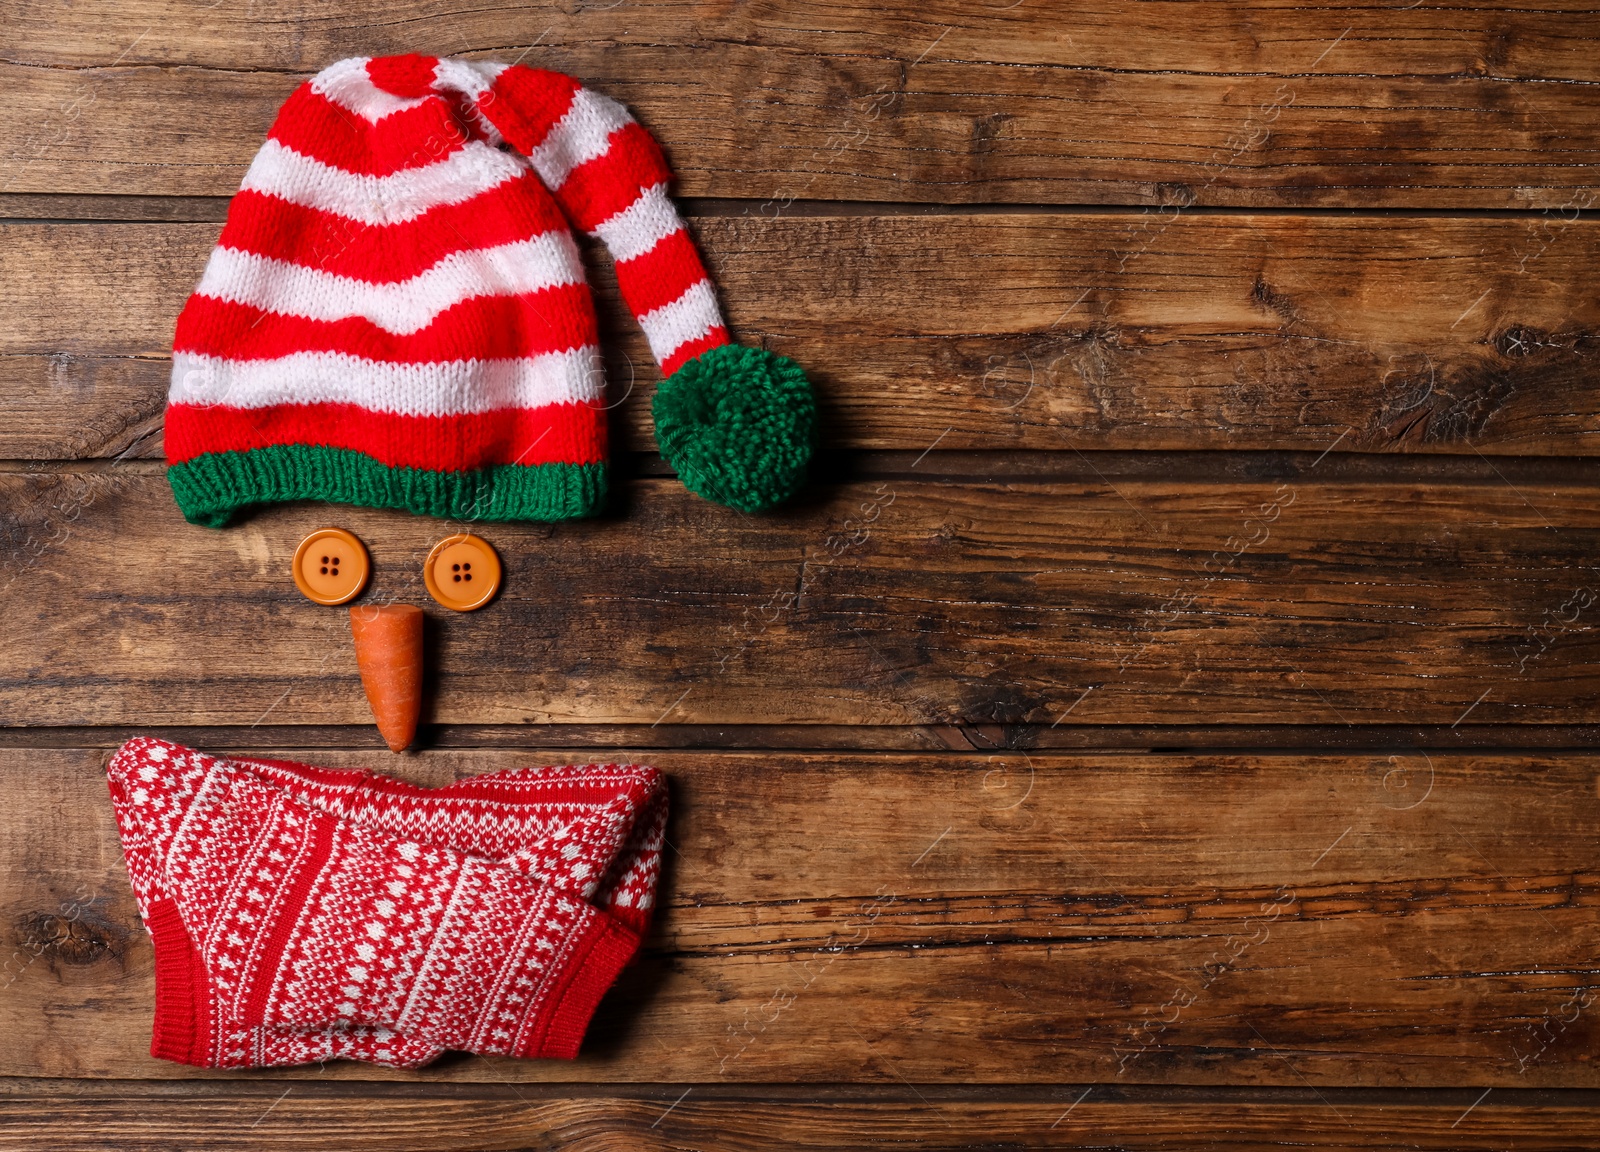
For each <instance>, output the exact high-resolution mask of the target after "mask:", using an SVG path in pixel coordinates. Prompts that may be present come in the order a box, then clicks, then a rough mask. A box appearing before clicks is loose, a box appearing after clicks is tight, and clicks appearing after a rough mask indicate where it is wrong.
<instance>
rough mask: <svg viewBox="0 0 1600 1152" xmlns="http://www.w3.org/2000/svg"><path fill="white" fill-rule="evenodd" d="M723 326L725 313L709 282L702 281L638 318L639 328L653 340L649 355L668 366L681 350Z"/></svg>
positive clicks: (646, 337) (646, 336) (658, 362)
mask: <svg viewBox="0 0 1600 1152" xmlns="http://www.w3.org/2000/svg"><path fill="white" fill-rule="evenodd" d="M721 323H722V312H721V310H720V309H719V308H718V307H717V294H716V292H714V291H713V290H712V288H711V281H710V280H701V281H700V282H699V283H698V284H695V285H692V286H691V287H690V288H689V290H688V291H687V292H685V293H684V294H683V295H682V296H679V297H678V298H677V299H676V300H674V301H673V302H672V303H671V304H663V305H662V306H661V307H659V308H657V309H656V310H655V311H654V312H647V313H645V314H644V315H643V316H641V317H639V327H641V328H643V329H644V334H645V339H647V340H649V341H650V354H651V355H653V356H654V357H655V358H656V363H657V364H664V363H666V361H667V359H668V358H669V357H670V356H671V355H672V353H673V352H675V351H676V350H677V349H678V348H680V347H682V346H683V345H684V344H687V343H688V342H689V341H690V340H698V339H700V337H702V336H704V335H705V334H706V333H707V332H710V331H711V329H713V328H715V327H717V326H718V325H720V324H721Z"/></svg>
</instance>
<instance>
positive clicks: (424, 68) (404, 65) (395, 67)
mask: <svg viewBox="0 0 1600 1152" xmlns="http://www.w3.org/2000/svg"><path fill="white" fill-rule="evenodd" d="M438 67H439V58H438V57H437V56H419V55H417V54H416V53H415V52H412V53H409V54H407V55H405V56H379V57H376V58H375V59H372V60H368V61H367V78H368V79H369V80H371V81H372V83H373V85H374V86H376V87H378V88H381V89H383V91H385V92H387V93H389V94H390V95H391V96H399V97H402V98H404V99H407V100H414V99H416V98H417V97H418V96H426V95H428V94H429V93H431V92H432V91H433V78H434V70H435V69H436V68H438Z"/></svg>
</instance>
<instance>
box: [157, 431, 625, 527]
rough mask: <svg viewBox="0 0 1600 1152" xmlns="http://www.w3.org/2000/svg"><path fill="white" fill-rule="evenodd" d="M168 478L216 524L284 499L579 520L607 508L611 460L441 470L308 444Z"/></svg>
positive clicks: (483, 516) (196, 463)
mask: <svg viewBox="0 0 1600 1152" xmlns="http://www.w3.org/2000/svg"><path fill="white" fill-rule="evenodd" d="M167 480H168V481H169V482H170V483H171V484H172V494H173V496H174V497H175V498H176V499H177V501H178V507H179V508H180V509H181V510H182V512H183V515H184V518H185V519H186V520H189V521H190V522H191V523H194V524H204V525H206V526H207V527H211V528H220V527H221V526H222V525H224V524H226V523H227V522H228V518H229V517H230V516H232V515H233V514H234V513H235V512H236V511H238V510H239V509H240V508H244V507H248V506H249V505H251V504H270V503H275V502H278V501H283V500H327V501H330V502H332V503H335V504H355V505H359V506H360V507H363V508H401V509H404V510H405V511H407V512H415V513H416V514H417V515H419V516H437V517H439V518H441V519H448V520H570V519H572V518H573V517H577V516H589V515H592V514H593V513H595V512H597V511H599V510H600V506H601V505H602V504H603V503H604V502H605V495H606V466H605V465H604V464H603V463H602V464H501V465H497V466H496V467H493V468H483V469H479V470H478V471H474V472H433V471H429V470H427V469H423V468H391V467H389V466H388V465H386V464H383V463H380V462H379V461H377V460H374V459H373V458H372V457H371V456H367V455H365V454H363V453H361V452H354V451H351V450H350V449H348V448H325V447H320V446H315V445H308V444H274V445H272V446H270V447H267V448H256V449H253V450H252V451H249V452H208V453H206V454H205V455H202V456H196V457H195V458H194V459H192V460H186V461H184V462H183V463H182V464H174V465H172V466H171V467H170V468H168V469H167Z"/></svg>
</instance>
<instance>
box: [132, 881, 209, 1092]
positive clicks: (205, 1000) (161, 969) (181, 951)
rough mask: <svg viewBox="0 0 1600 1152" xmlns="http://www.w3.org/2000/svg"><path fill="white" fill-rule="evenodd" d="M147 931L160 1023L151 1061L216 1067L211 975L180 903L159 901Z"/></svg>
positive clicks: (152, 1043) (152, 1036)
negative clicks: (208, 983) (152, 947)
mask: <svg viewBox="0 0 1600 1152" xmlns="http://www.w3.org/2000/svg"><path fill="white" fill-rule="evenodd" d="M145 927H146V928H148V929H149V931H150V939H151V940H152V941H153V943H154V944H155V953H156V1018H155V1025H154V1027H153V1028H152V1029H151V1033H150V1055H152V1056H154V1057H156V1058H157V1059H158V1060H171V1061H173V1062H174V1063H178V1064H192V1065H194V1066H196V1067H199V1068H208V1067H211V1060H210V1059H209V1057H210V1053H209V1052H207V1051H206V1048H207V1047H208V1044H207V1042H206V1041H207V1038H208V1037H209V1035H210V1031H211V1011H210V1008H211V1004H210V998H209V996H208V994H207V989H206V974H205V969H204V968H203V967H202V966H201V964H200V960H199V957H198V956H196V955H195V950H194V943H193V941H192V940H190V938H189V929H188V927H187V926H186V925H185V924H184V922H183V917H182V915H180V914H179V912H178V903H177V901H175V900H173V899H172V898H170V897H163V898H162V899H160V900H157V901H156V902H155V903H154V904H153V905H151V908H150V914H149V915H148V916H147V917H146V918H145Z"/></svg>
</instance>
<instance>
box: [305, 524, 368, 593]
mask: <svg viewBox="0 0 1600 1152" xmlns="http://www.w3.org/2000/svg"><path fill="white" fill-rule="evenodd" d="M293 571H294V582H295V585H296V586H297V587H298V588H299V589H300V591H302V592H304V593H305V594H306V598H307V599H309V600H315V601H316V602H317V603H318V604H343V603H344V602H345V601H346V600H354V599H355V598H356V597H357V596H359V595H360V594H361V590H362V589H363V588H365V587H366V586H367V577H368V576H369V575H371V573H372V563H371V561H370V560H368V559H367V550H366V548H365V547H364V546H363V545H362V543H361V541H359V540H357V539H356V538H355V537H354V536H352V535H351V534H350V533H348V532H346V531H345V530H344V529H343V528H319V529H317V530H316V531H315V532H313V533H312V534H311V535H309V536H307V537H306V538H305V539H304V540H302V541H300V547H298V548H296V549H295V550H294V568H293Z"/></svg>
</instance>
